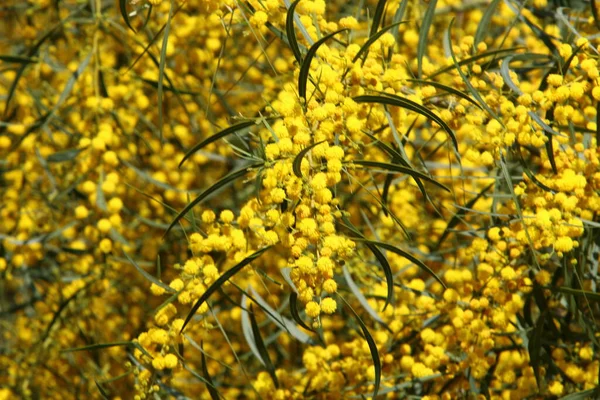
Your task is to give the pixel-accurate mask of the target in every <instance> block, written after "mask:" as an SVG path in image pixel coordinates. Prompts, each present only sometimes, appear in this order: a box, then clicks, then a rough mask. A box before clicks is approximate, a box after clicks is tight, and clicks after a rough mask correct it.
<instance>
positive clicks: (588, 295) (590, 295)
mask: <svg viewBox="0 0 600 400" xmlns="http://www.w3.org/2000/svg"><path fill="white" fill-rule="evenodd" d="M547 289H548V290H550V291H553V292H559V293H564V294H570V295H573V296H578V297H583V298H585V299H587V300H592V301H600V293H598V292H590V291H588V290H578V289H573V288H570V287H565V286H560V287H548V288H547Z"/></svg>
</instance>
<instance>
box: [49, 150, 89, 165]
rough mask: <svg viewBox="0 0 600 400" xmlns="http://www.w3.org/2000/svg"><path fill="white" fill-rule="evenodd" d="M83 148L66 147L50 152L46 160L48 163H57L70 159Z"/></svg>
mask: <svg viewBox="0 0 600 400" xmlns="http://www.w3.org/2000/svg"><path fill="white" fill-rule="evenodd" d="M83 150H85V149H83V148H73V149H67V150H61V151H57V152H56V153H53V154H50V155H49V156H48V157H47V158H46V161H47V162H49V163H59V162H65V161H72V160H74V159H75V157H77V155H78V154H79V153H81V152H82V151H83Z"/></svg>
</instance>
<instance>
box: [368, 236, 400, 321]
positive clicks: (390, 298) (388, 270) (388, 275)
mask: <svg viewBox="0 0 600 400" xmlns="http://www.w3.org/2000/svg"><path fill="white" fill-rule="evenodd" d="M366 245H367V247H368V248H369V250H371V253H373V255H374V256H375V258H376V259H377V261H378V262H379V265H381V268H383V273H384V275H385V282H386V284H387V297H386V299H385V305H384V306H383V311H385V309H386V308H387V306H388V305H390V304H393V303H394V275H393V274H392V267H390V263H389V262H388V260H387V258H385V256H384V255H383V253H382V252H381V250H379V249H378V248H377V247H376V246H375V245H372V244H370V243H366Z"/></svg>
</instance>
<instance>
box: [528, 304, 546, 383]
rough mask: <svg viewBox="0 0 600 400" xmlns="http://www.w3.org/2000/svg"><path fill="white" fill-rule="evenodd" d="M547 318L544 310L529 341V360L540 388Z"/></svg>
mask: <svg viewBox="0 0 600 400" xmlns="http://www.w3.org/2000/svg"><path fill="white" fill-rule="evenodd" d="M545 320H546V312H543V313H542V314H541V315H540V316H539V318H538V320H537V322H536V323H535V327H534V328H533V332H532V333H531V337H530V338H529V343H528V346H527V351H528V352H529V360H530V363H531V367H532V368H533V374H534V375H535V380H536V382H537V385H538V388H540V387H541V380H540V364H541V361H542V360H541V358H542V354H541V352H542V336H543V334H544V322H545Z"/></svg>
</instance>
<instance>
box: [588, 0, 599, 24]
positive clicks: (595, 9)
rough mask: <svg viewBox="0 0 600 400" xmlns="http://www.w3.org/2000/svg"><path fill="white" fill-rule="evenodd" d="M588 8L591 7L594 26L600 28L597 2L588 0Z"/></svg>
mask: <svg viewBox="0 0 600 400" xmlns="http://www.w3.org/2000/svg"><path fill="white" fill-rule="evenodd" d="M590 8H591V9H592V16H593V17H594V22H595V23H596V28H598V29H600V17H599V16H598V15H599V13H598V4H596V0H590Z"/></svg>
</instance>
